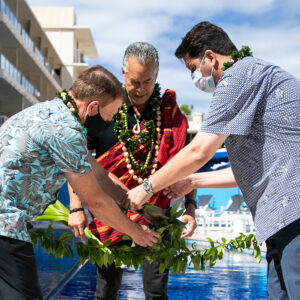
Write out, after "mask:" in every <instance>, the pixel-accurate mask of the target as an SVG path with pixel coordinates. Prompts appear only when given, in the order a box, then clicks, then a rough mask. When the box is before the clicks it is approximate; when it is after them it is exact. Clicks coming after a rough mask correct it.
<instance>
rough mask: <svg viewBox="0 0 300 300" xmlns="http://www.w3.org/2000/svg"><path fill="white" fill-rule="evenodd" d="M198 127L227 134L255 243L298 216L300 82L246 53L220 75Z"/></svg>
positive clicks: (231, 158) (230, 156) (299, 203)
mask: <svg viewBox="0 0 300 300" xmlns="http://www.w3.org/2000/svg"><path fill="white" fill-rule="evenodd" d="M201 131H204V132H210V133H217V134H229V137H228V138H227V140H226V147H227V150H228V157H229V160H230V163H231V167H232V170H233V173H234V175H235V178H236V181H237V183H238V185H239V187H240V189H241V191H242V193H243V196H244V200H245V202H246V203H247V205H248V207H249V209H250V211H251V213H252V215H253V218H254V223H255V225H256V235H257V239H258V242H259V243H261V242H263V241H265V240H266V239H267V238H268V237H270V236H272V235H273V234H275V233H276V232H278V231H279V230H280V229H282V228H283V227H286V226H287V225H289V224H290V223H292V222H293V221H295V220H297V219H299V218H300V177H299V174H300V82H299V81H298V80H297V79H296V78H294V77H293V76H292V75H290V74H289V73H287V72H286V71H284V70H282V69H281V68H280V67H278V66H275V65H273V64H270V63H268V62H265V61H263V60H260V59H257V58H253V57H248V58H244V59H242V60H241V61H238V62H237V63H235V64H234V65H233V66H232V67H231V68H229V69H228V70H226V71H225V72H224V73H223V75H222V76H221V78H220V80H219V82H218V85H217V88H216V90H215V93H214V95H213V99H212V102H211V105H210V108H209V112H208V116H207V118H206V120H205V121H204V123H203V126H202V128H201Z"/></svg>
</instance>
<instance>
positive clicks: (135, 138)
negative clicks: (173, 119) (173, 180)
mask: <svg viewBox="0 0 300 300" xmlns="http://www.w3.org/2000/svg"><path fill="white" fill-rule="evenodd" d="M160 104H161V97H160V86H159V84H158V83H156V84H155V86H154V90H153V93H152V95H151V97H150V99H149V104H148V105H149V106H150V109H149V110H147V112H146V114H145V120H146V121H145V123H144V126H143V129H142V130H140V131H139V132H135V130H131V129H129V127H128V112H127V104H126V102H125V101H124V103H123V105H122V107H121V109H120V110H119V111H118V112H117V113H116V114H115V115H114V116H113V118H112V120H113V122H114V131H115V132H117V133H118V140H119V141H120V143H121V145H122V150H123V155H124V157H125V161H126V163H127V169H128V170H129V174H130V175H132V178H133V179H134V180H135V181H137V182H138V183H140V184H141V183H142V182H143V181H144V180H145V179H143V177H144V176H145V175H146V173H147V168H148V165H149V163H150V162H153V166H152V170H151V171H150V174H154V173H155V171H156V169H157V167H158V164H157V162H158V160H157V158H156V156H157V155H158V152H159V145H160V138H161V129H160V126H161V111H160ZM149 106H148V107H149ZM141 142H143V143H144V146H146V145H147V143H148V153H147V156H146V159H145V161H144V162H142V163H138V162H137V160H136V159H135V157H134V155H133V151H134V150H135V149H137V148H138V146H139V143H141ZM154 145H155V146H154ZM153 147H154V150H155V151H154V153H153V151H152V150H153ZM137 174H139V175H137ZM150 174H149V175H150Z"/></svg>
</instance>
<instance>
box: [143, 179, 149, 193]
mask: <svg viewBox="0 0 300 300" xmlns="http://www.w3.org/2000/svg"><path fill="white" fill-rule="evenodd" d="M144 188H145V190H147V191H149V189H150V182H149V181H148V180H146V181H145V182H144Z"/></svg>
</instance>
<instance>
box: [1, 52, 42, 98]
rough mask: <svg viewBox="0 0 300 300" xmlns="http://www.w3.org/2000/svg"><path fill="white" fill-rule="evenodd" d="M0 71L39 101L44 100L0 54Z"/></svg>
mask: <svg viewBox="0 0 300 300" xmlns="http://www.w3.org/2000/svg"><path fill="white" fill-rule="evenodd" d="M0 69H1V70H4V71H5V72H7V73H8V74H9V75H10V76H11V77H12V78H13V79H14V80H15V81H17V82H18V83H19V84H20V85H21V86H22V87H23V88H24V89H25V90H26V91H27V92H28V93H30V94H31V95H33V96H34V97H36V98H37V99H39V100H45V98H43V97H42V96H41V93H40V92H39V90H37V89H36V88H35V87H34V86H33V85H32V84H31V83H30V82H29V81H28V79H26V78H25V77H24V75H22V74H21V72H20V71H19V70H17V69H16V67H15V66H14V65H13V64H12V63H11V62H10V61H9V60H8V59H7V58H6V57H5V56H4V55H3V54H2V53H0Z"/></svg>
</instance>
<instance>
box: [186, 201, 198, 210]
mask: <svg viewBox="0 0 300 300" xmlns="http://www.w3.org/2000/svg"><path fill="white" fill-rule="evenodd" d="M189 204H193V205H194V206H195V208H197V202H196V200H192V199H188V200H185V203H184V206H185V208H187V206H188V205H189Z"/></svg>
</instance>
